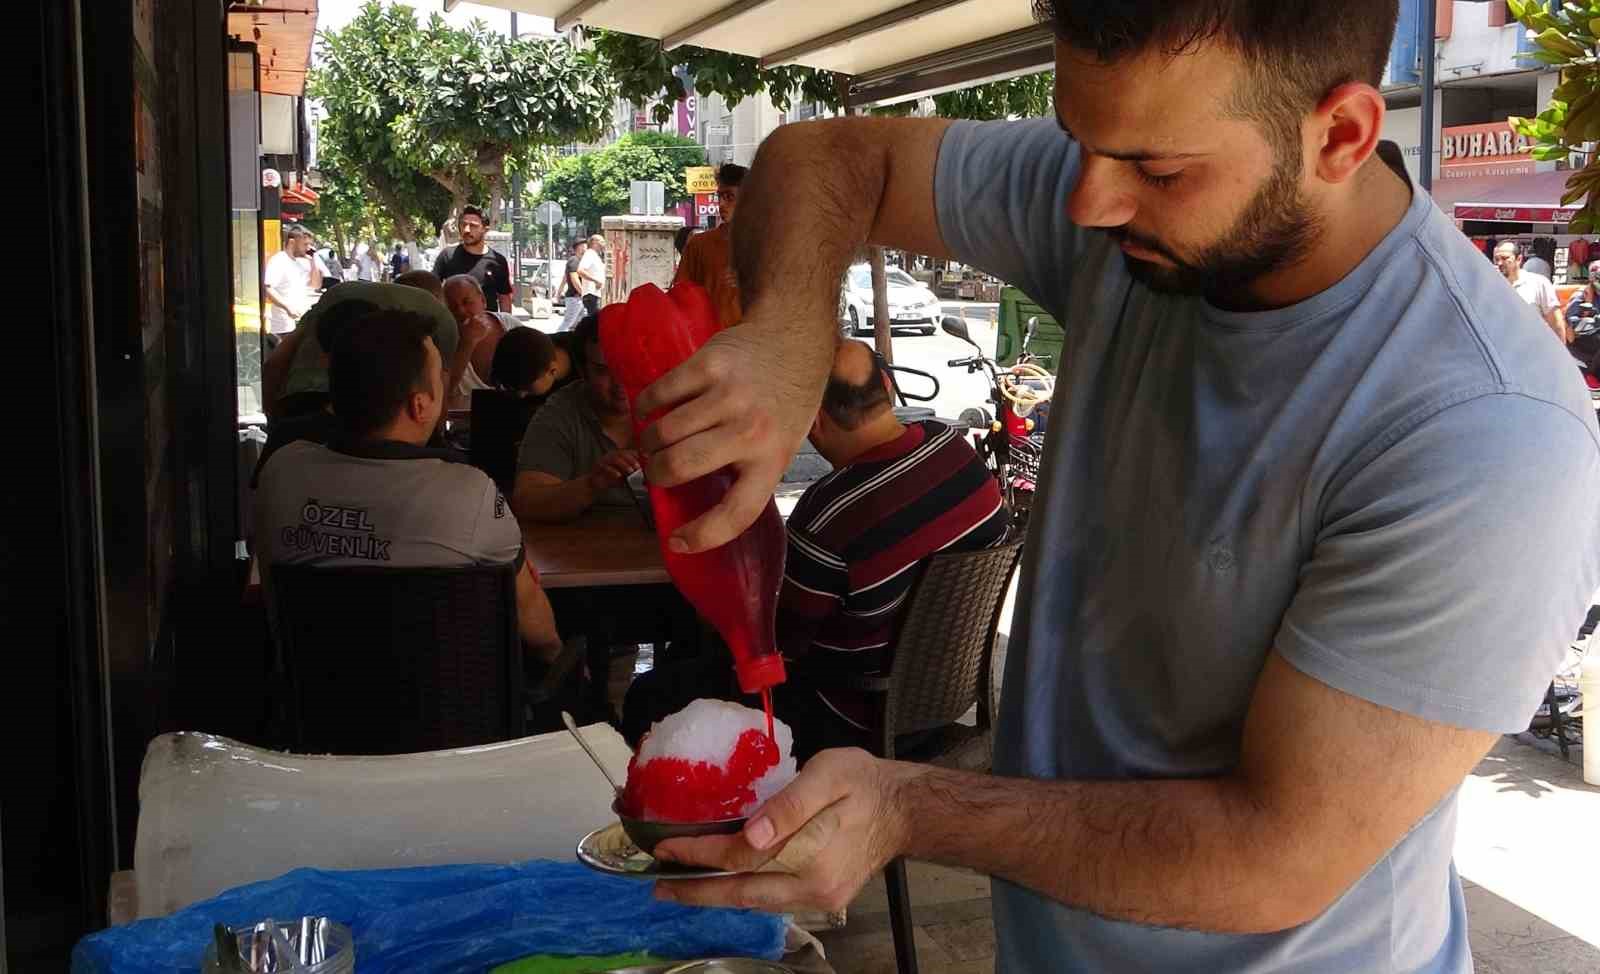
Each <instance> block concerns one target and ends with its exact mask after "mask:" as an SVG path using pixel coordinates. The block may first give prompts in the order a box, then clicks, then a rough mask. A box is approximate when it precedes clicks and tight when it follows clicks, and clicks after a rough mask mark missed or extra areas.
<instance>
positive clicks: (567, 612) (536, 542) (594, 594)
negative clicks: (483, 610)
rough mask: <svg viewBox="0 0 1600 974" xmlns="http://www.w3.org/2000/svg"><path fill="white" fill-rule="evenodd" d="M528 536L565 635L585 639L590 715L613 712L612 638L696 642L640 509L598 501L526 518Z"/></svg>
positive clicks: (694, 627) (528, 551) (691, 620)
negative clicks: (553, 516)
mask: <svg viewBox="0 0 1600 974" xmlns="http://www.w3.org/2000/svg"><path fill="white" fill-rule="evenodd" d="M523 544H524V548H523V551H524V554H525V555H526V557H527V559H528V561H529V562H530V563H532V565H533V567H534V569H535V570H537V571H538V573H539V583H540V585H542V586H543V587H544V588H545V590H546V592H547V594H548V595H549V596H550V602H551V605H552V606H553V607H554V608H555V611H556V624H557V626H558V628H560V630H561V632H562V635H563V636H570V635H574V634H578V633H581V634H583V635H584V636H585V637H586V638H587V639H588V642H589V652H588V663H589V673H590V677H591V694H590V697H589V706H590V707H591V710H592V712H591V714H590V715H589V716H590V717H591V718H595V719H598V715H600V714H609V712H610V701H609V699H608V696H607V691H608V682H609V681H608V679H607V674H609V672H610V667H611V647H612V646H613V645H626V644H629V643H639V642H653V643H660V642H661V641H662V640H664V639H671V640H673V641H674V643H675V644H682V645H685V646H686V647H687V646H694V645H695V644H696V643H697V642H698V635H697V632H698V624H697V623H696V622H695V615H694V610H693V609H691V608H690V607H689V605H688V603H686V602H685V601H684V600H683V597H682V596H681V595H679V594H678V591H677V589H675V588H673V587H672V579H671V577H670V576H668V575H667V569H666V565H665V563H664V562H663V561H662V559H661V546H660V543H659V542H657V541H656V533H655V531H654V529H652V528H650V527H649V526H648V525H646V524H645V521H644V516H643V515H641V514H640V513H639V511H638V510H637V509H635V508H632V507H596V508H591V509H590V510H589V511H587V512H586V513H585V514H584V515H583V516H582V517H579V518H578V519H577V520H574V521H569V522H567V523H565V524H527V525H524V526H523Z"/></svg>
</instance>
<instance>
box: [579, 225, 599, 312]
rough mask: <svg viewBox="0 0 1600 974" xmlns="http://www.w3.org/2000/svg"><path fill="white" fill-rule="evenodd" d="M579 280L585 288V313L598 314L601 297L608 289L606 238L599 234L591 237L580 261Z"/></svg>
mask: <svg viewBox="0 0 1600 974" xmlns="http://www.w3.org/2000/svg"><path fill="white" fill-rule="evenodd" d="M578 278H579V281H580V282H581V284H582V287H583V307H584V313H585V314H591V315H592V314H596V313H598V312H599V310H600V295H601V293H602V292H604V291H605V289H606V238H605V237H602V236H600V235H599V234H598V233H596V234H593V235H592V236H590V237H589V246H588V247H587V248H585V249H584V252H583V258H582V259H581V260H579V261H578Z"/></svg>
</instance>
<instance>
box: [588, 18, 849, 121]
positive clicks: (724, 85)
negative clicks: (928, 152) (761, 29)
mask: <svg viewBox="0 0 1600 974" xmlns="http://www.w3.org/2000/svg"><path fill="white" fill-rule="evenodd" d="M590 36H591V37H592V38H593V40H594V49H595V51H596V52H598V53H599V54H600V56H601V57H603V58H604V59H605V61H606V63H607V65H609V67H610V70H611V73H612V76H613V77H614V78H615V79H616V83H617V88H618V90H619V92H620V94H621V95H622V97H624V98H626V99H628V101H630V102H632V103H633V104H635V105H646V104H650V103H651V102H652V101H654V102H655V107H654V108H653V109H652V114H653V115H654V117H655V121H656V122H657V123H658V124H665V123H667V122H669V121H671V120H672V113H673V106H674V105H675V104H676V103H677V102H678V101H679V100H680V99H682V98H683V97H685V96H686V95H687V94H688V92H686V91H685V90H684V87H683V81H682V79H680V78H679V77H678V76H677V75H675V74H673V73H672V72H673V69H675V68H678V67H684V68H687V69H688V72H689V75H690V76H691V77H692V78H693V79H694V87H695V91H697V92H699V93H700V94H702V95H711V94H717V95H721V96H722V97H723V98H725V99H727V101H728V104H730V105H736V104H738V103H739V102H741V101H743V100H744V99H746V98H749V97H751V96H753V95H758V94H761V93H762V92H766V95H767V98H768V100H769V101H771V102H772V105H773V107H774V108H776V109H778V111H780V112H786V111H788V110H789V106H790V105H791V104H793V102H794V101H796V100H797V99H796V96H798V100H799V101H802V102H813V101H815V102H822V103H823V104H826V105H829V106H832V107H834V108H837V107H838V106H839V104H840V101H839V96H840V92H839V83H838V75H835V74H834V73H833V72H831V71H820V70H817V69H814V68H806V67H800V66H799V65H785V66H783V67H778V68H762V67H760V66H759V63H758V62H757V60H756V59H755V58H753V57H746V56H744V55H742V54H729V53H727V52H725V51H712V50H708V49H706V48H703V47H695V46H693V45H691V44H685V45H683V46H682V47H677V48H674V49H672V50H670V51H668V50H666V49H664V48H663V47H662V46H661V42H660V41H657V40H655V39H653V38H649V37H636V36H634V35H633V34H623V33H619V32H617V31H608V30H597V31H594V32H592V33H591V35H590Z"/></svg>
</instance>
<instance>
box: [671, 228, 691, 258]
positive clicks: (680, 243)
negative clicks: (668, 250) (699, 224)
mask: <svg viewBox="0 0 1600 974" xmlns="http://www.w3.org/2000/svg"><path fill="white" fill-rule="evenodd" d="M692 236H694V227H691V226H687V225H685V226H681V227H679V228H678V232H677V233H676V234H674V235H673V237H672V249H674V250H676V251H677V252H678V253H680V254H681V253H683V248H685V247H687V246H689V238H690V237H692Z"/></svg>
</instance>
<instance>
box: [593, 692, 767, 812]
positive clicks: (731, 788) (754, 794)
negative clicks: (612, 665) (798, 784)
mask: <svg viewBox="0 0 1600 974" xmlns="http://www.w3.org/2000/svg"><path fill="white" fill-rule="evenodd" d="M773 730H774V733H773V737H768V736H767V716H766V715H765V714H764V713H762V712H761V711H759V710H752V709H751V708H749V707H741V706H740V705H738V704H736V703H727V702H724V701H721V700H696V701H695V702H694V703H691V704H690V705H689V706H687V707H685V708H683V709H682V710H680V711H678V712H677V713H675V714H672V715H670V716H668V717H666V718H664V719H662V720H659V721H657V722H656V723H655V724H653V725H652V726H651V728H650V733H649V734H647V735H645V738H644V740H643V741H642V742H641V743H640V744H639V753H637V754H635V755H634V756H633V760H632V761H629V762H628V784H627V786H626V787H625V788H623V790H622V797H621V799H620V801H619V802H618V804H617V808H618V810H619V811H621V812H622V813H623V814H624V815H627V816H628V817H630V818H635V819H642V820H645V821H652V822H677V823H691V822H719V821H725V820H727V819H734V818H745V817H747V816H749V815H752V814H754V813H755V811H756V810H757V809H759V808H760V807H761V806H762V805H764V804H766V801H767V799H769V798H771V797H772V796H773V795H776V794H777V793H778V792H780V791H782V790H783V789H784V787H785V786H787V785H788V784H789V782H791V781H793V780H794V776H795V772H796V766H795V760H794V756H793V749H794V734H793V733H792V732H790V730H789V726H788V725H787V724H785V723H784V722H783V721H781V720H779V721H774V726H773Z"/></svg>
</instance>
